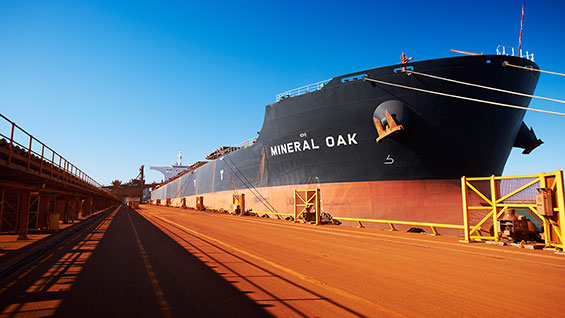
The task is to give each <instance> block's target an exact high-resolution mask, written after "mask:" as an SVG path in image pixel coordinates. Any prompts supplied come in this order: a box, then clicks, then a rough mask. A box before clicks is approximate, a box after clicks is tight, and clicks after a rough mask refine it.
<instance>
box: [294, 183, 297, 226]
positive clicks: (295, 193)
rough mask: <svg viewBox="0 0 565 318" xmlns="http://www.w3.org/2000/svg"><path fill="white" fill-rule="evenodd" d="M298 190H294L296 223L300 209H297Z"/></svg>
mask: <svg viewBox="0 0 565 318" xmlns="http://www.w3.org/2000/svg"><path fill="white" fill-rule="evenodd" d="M297 194H298V190H294V223H296V222H298V221H297V220H296V218H297V217H298V215H297V214H298V213H297V212H298V211H297V210H296V200H297V198H298V195H297Z"/></svg>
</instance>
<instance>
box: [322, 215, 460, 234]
mask: <svg viewBox="0 0 565 318" xmlns="http://www.w3.org/2000/svg"><path fill="white" fill-rule="evenodd" d="M332 219H334V220H339V221H351V222H357V225H358V226H359V227H360V228H362V227H363V223H362V222H368V223H380V224H388V226H389V227H390V230H391V231H396V228H395V227H394V225H413V226H423V227H429V228H430V229H431V230H432V233H433V235H439V232H438V231H437V228H445V229H456V230H462V229H463V228H464V227H463V225H456V224H442V223H429V222H413V221H392V220H377V219H359V218H346V217H338V216H334V217H332Z"/></svg>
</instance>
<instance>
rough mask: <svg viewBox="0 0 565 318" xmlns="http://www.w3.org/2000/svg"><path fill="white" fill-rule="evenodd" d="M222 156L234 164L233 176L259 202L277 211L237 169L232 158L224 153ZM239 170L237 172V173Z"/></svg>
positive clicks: (270, 209)
mask: <svg viewBox="0 0 565 318" xmlns="http://www.w3.org/2000/svg"><path fill="white" fill-rule="evenodd" d="M224 158H225V159H226V160H229V161H231V164H232V165H233V166H234V168H235V169H236V170H234V172H235V176H236V177H237V178H238V179H239V180H240V181H241V182H242V183H243V184H244V185H245V186H246V187H247V188H248V189H249V191H250V192H251V193H252V194H253V195H254V196H255V197H256V198H257V199H259V202H261V204H263V205H264V206H265V207H266V208H267V209H268V210H269V211H271V212H273V213H278V211H277V209H275V207H273V206H272V205H271V203H270V202H269V201H268V200H267V199H266V198H265V197H264V196H263V195H262V194H261V192H259V190H257V188H255V187H254V186H253V184H252V183H251V181H249V179H247V177H246V176H245V175H244V174H243V172H242V171H241V170H239V168H238V167H237V165H236V164H235V163H234V162H233V160H231V158H229V156H228V155H227V154H226V155H225V156H224ZM238 172H239V173H238ZM239 174H241V177H240V176H239Z"/></svg>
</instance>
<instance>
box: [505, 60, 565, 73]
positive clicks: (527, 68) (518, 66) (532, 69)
mask: <svg viewBox="0 0 565 318" xmlns="http://www.w3.org/2000/svg"><path fill="white" fill-rule="evenodd" d="M502 65H504V66H512V67H515V68H521V69H524V70H528V71H535V72H542V73H548V74H553V75H559V76H565V74H563V73H557V72H552V71H544V70H540V69H537V68H529V67H524V66H520V65H514V64H510V63H508V62H503V63H502Z"/></svg>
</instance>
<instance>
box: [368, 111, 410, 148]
mask: <svg viewBox="0 0 565 318" xmlns="http://www.w3.org/2000/svg"><path fill="white" fill-rule="evenodd" d="M385 118H386V122H387V125H386V126H385V127H383V124H382V123H381V121H380V120H379V119H377V118H375V117H373V121H374V122H375V127H376V128H377V132H378V133H379V137H378V138H377V142H381V141H382V140H383V139H384V138H386V137H388V136H391V135H394V134H396V133H398V132H400V131H401V130H403V129H404V127H402V125H398V124H397V123H396V120H394V118H392V115H391V114H390V112H389V111H388V109H387V110H386V111H385Z"/></svg>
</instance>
